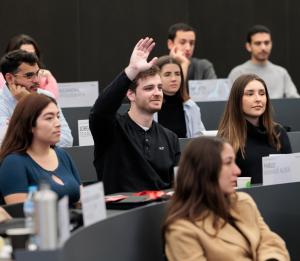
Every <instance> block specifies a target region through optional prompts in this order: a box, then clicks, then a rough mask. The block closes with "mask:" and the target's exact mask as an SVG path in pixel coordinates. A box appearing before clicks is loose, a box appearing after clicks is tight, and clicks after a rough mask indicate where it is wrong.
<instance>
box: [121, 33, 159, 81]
mask: <svg viewBox="0 0 300 261" xmlns="http://www.w3.org/2000/svg"><path fill="white" fill-rule="evenodd" d="M154 46H155V42H154V41H153V39H152V38H149V37H146V38H143V39H141V40H140V41H139V42H138V43H137V44H136V46H135V47H134V49H133V51H132V54H131V57H130V62H129V65H128V66H127V67H126V69H125V73H126V75H127V77H128V78H129V79H130V80H134V78H135V77H136V76H137V75H138V74H139V73H140V72H142V71H146V70H148V69H150V68H151V66H152V65H153V64H155V62H156V60H157V57H154V58H153V59H152V60H151V61H149V62H147V59H148V56H149V54H150V52H151V51H152V49H153V48H154Z"/></svg>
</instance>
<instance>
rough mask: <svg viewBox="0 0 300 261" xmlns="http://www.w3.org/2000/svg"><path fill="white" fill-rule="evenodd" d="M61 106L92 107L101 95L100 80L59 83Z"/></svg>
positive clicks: (59, 101)
mask: <svg viewBox="0 0 300 261" xmlns="http://www.w3.org/2000/svg"><path fill="white" fill-rule="evenodd" d="M58 87H59V97H58V103H59V105H60V107H61V108H74V107H91V106H93V105H94V103H95V101H96V99H97V98H98V95H99V89H98V82H67V83H58Z"/></svg>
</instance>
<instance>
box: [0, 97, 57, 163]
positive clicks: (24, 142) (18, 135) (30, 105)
mask: <svg viewBox="0 0 300 261" xmlns="http://www.w3.org/2000/svg"><path fill="white" fill-rule="evenodd" d="M51 102H53V103H54V104H57V103H56V101H55V100H54V99H53V98H51V97H48V96H46V95H43V94H38V93H31V94H28V95H27V96H25V97H23V98H22V99H21V100H20V101H19V102H18V104H17V106H16V108H15V110H14V113H13V115H12V117H11V119H10V121H9V125H8V128H7V131H6V134H5V137H4V139H3V142H2V145H1V149H0V162H2V160H3V159H4V158H5V157H6V156H7V155H8V154H10V153H15V152H18V153H25V152H26V150H27V149H28V148H29V147H30V145H31V143H32V140H33V133H32V128H33V127H35V125H36V120H37V118H38V117H39V115H40V114H41V112H42V111H43V109H45V108H46V107H47V106H48V104H50V103H51Z"/></svg>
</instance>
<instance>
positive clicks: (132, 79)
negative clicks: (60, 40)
mask: <svg viewBox="0 0 300 261" xmlns="http://www.w3.org/2000/svg"><path fill="white" fill-rule="evenodd" d="M154 45H155V43H154V42H153V39H152V38H149V37H146V38H144V39H141V40H140V41H139V42H138V43H137V44H136V46H135V47H134V49H133V52H132V54H131V58H130V61H129V65H128V66H127V67H126V68H125V70H124V71H123V72H122V73H120V74H119V75H118V76H117V77H116V78H115V79H114V80H113V81H112V82H111V83H110V84H109V85H108V86H107V87H106V88H105V89H103V91H102V92H101V94H100V95H99V97H98V98H97V100H96V102H95V104H94V106H93V108H92V109H91V113H90V119H89V123H90V129H91V133H92V135H93V139H94V142H95V159H94V165H95V168H96V171H97V174H98V179H99V180H100V181H103V183H104V191H105V193H106V194H112V193H117V192H134V191H141V190H161V189H168V188H171V186H172V182H173V175H174V172H173V169H174V166H176V165H177V163H178V160H179V157H180V148H179V141H178V138H177V136H176V134H175V133H173V132H172V131H170V130H168V129H166V128H164V127H162V126H161V125H160V124H158V123H157V122H155V121H154V120H153V114H154V113H155V112H158V111H159V110H160V109H161V105H162V100H163V92H162V82H161V78H160V75H159V68H158V67H157V66H155V61H156V60H157V58H153V59H151V60H150V61H149V62H148V61H147V59H148V56H149V54H150V52H151V50H152V49H153V47H154ZM125 96H127V98H128V99H129V101H130V110H129V111H128V113H126V114H124V115H120V114H119V113H117V111H118V109H119V107H120V105H121V104H122V100H123V99H124V97H125Z"/></svg>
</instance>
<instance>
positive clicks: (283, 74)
mask: <svg viewBox="0 0 300 261" xmlns="http://www.w3.org/2000/svg"><path fill="white" fill-rule="evenodd" d="M246 49H247V51H248V52H249V53H250V54H251V59H250V60H249V61H247V62H245V63H243V64H241V65H238V66H236V67H235V68H233V69H232V70H231V72H230V74H229V76H228V78H229V79H230V81H231V83H233V82H234V80H235V79H236V78H238V77H239V76H240V75H242V74H257V75H258V76H259V77H261V78H262V79H263V80H264V81H265V82H266V84H267V87H268V92H269V95H270V98H273V99H274V98H283V97H287V98H298V97H300V96H299V94H298V92H297V89H296V86H295V85H294V83H293V81H292V79H291V77H290V75H289V73H288V72H287V70H286V69H285V68H283V67H281V66H279V65H275V64H273V63H271V62H270V61H269V56H270V54H271V50H272V39H271V31H270V29H269V28H267V27H266V26H264V25H255V26H253V27H252V28H250V30H249V31H248V34H247V42H246Z"/></svg>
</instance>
